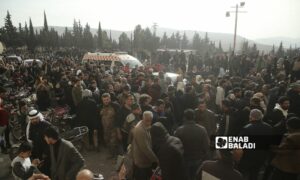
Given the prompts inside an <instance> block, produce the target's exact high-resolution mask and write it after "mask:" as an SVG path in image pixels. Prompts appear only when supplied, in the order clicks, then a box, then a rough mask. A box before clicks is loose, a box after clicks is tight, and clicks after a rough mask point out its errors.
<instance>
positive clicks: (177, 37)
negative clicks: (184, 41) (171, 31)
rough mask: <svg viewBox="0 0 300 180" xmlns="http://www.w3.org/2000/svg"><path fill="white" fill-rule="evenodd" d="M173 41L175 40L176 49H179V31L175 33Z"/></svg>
mask: <svg viewBox="0 0 300 180" xmlns="http://www.w3.org/2000/svg"><path fill="white" fill-rule="evenodd" d="M175 39H176V49H181V36H180V33H179V31H177V32H176V34H175Z"/></svg>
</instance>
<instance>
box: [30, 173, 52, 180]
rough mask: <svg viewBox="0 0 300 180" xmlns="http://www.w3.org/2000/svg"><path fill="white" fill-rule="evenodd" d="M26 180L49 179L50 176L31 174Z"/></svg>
mask: <svg viewBox="0 0 300 180" xmlns="http://www.w3.org/2000/svg"><path fill="white" fill-rule="evenodd" d="M28 180H50V178H49V177H48V176H46V175H44V174H33V175H32V176H31V177H30V178H29V179H28Z"/></svg>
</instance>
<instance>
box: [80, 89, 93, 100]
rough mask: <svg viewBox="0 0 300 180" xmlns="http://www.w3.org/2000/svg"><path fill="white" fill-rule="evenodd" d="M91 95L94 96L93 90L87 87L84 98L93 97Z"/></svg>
mask: <svg viewBox="0 0 300 180" xmlns="http://www.w3.org/2000/svg"><path fill="white" fill-rule="evenodd" d="M91 96H93V93H92V91H90V90H88V89H85V90H83V91H82V97H83V98H84V97H91Z"/></svg>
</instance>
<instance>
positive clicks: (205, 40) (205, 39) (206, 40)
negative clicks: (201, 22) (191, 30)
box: [204, 32, 209, 45]
mask: <svg viewBox="0 0 300 180" xmlns="http://www.w3.org/2000/svg"><path fill="white" fill-rule="evenodd" d="M204 42H205V44H207V45H208V43H209V38H208V33H207V32H206V33H205V38H204Z"/></svg>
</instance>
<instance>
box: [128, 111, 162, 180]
mask: <svg viewBox="0 0 300 180" xmlns="http://www.w3.org/2000/svg"><path fill="white" fill-rule="evenodd" d="M152 118H153V114H152V112H151V111H145V112H144V113H143V119H142V120H141V121H140V122H139V123H138V124H137V125H136V127H135V128H134V130H133V141H132V156H133V163H134V179H135V180H149V178H150V176H151V174H152V171H151V170H152V167H153V166H155V164H156V165H157V163H158V159H157V157H156V155H155V154H154V152H153V150H152V141H151V135H150V128H151V124H152Z"/></svg>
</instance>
